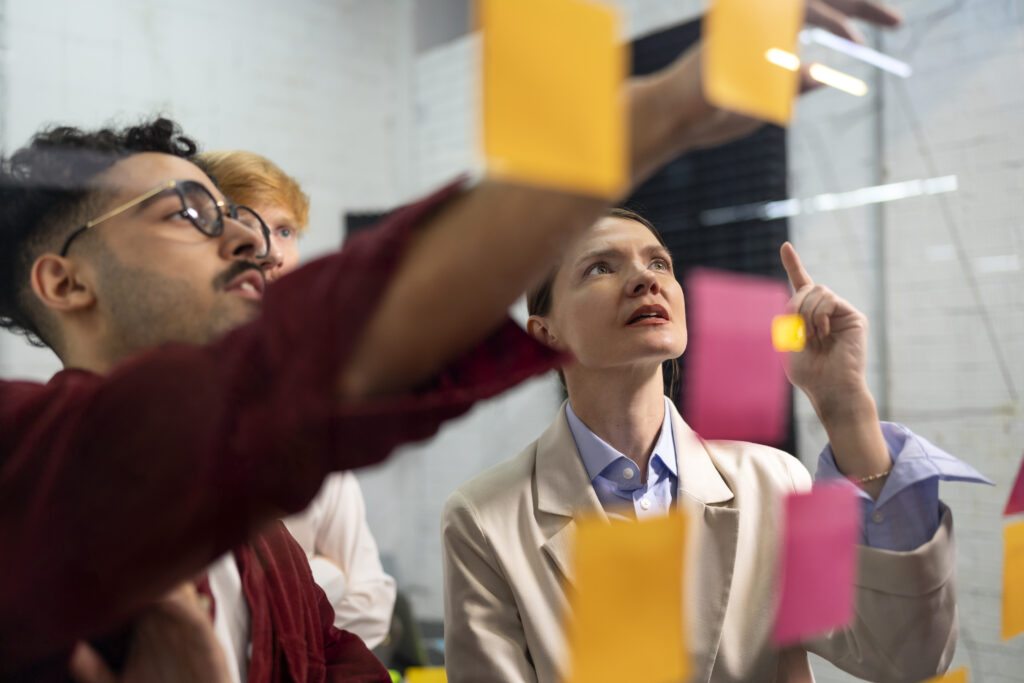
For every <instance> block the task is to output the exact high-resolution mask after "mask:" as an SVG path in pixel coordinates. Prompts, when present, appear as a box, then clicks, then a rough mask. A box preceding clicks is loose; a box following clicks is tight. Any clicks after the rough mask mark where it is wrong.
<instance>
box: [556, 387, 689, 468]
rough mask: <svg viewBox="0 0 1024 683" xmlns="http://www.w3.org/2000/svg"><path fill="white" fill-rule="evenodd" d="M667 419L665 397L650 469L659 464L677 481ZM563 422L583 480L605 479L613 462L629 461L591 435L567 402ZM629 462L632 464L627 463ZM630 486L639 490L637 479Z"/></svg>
mask: <svg viewBox="0 0 1024 683" xmlns="http://www.w3.org/2000/svg"><path fill="white" fill-rule="evenodd" d="M671 415H672V411H671V410H670V408H669V402H668V397H665V418H664V420H663V421H662V423H661V431H660V432H659V434H658V440H657V442H655V444H654V450H653V451H652V452H651V462H650V467H651V468H655V469H657V465H658V464H660V465H661V466H663V467H664V468H665V469H667V470H668V471H669V472H671V473H672V477H673V478H678V477H679V471H678V468H677V465H676V446H675V440H674V439H673V438H672V420H671ZM565 418H566V420H567V421H568V423H569V431H571V432H572V438H573V440H574V441H575V442H576V449H577V450H578V451H579V452H580V458H581V459H582V460H583V466H584V467H585V468H586V470H587V476H588V477H590V481H591V482H593V481H594V480H595V479H597V478H598V477H599V476H601V475H602V474H604V475H605V476H608V474H609V473H608V472H605V470H607V469H608V468H609V467H610V466H611V465H613V464H614V463H615V462H616V461H617V460H619V459H624V460H629V458H627V457H626V456H625V455H623V454H622V453H620V452H619V451H617V450H616V449H615V448H613V447H612V446H610V445H608V444H607V443H606V442H605V441H604V440H603V439H602V438H601V437H599V436H598V435H597V434H595V433H594V432H592V431H591V430H590V428H589V427H587V425H585V424H583V421H582V420H580V418H579V417H577V416H576V413H575V412H573V409H572V403H570V402H566V404H565ZM630 462H632V461H631V460H630ZM621 464H625V463H621ZM619 474H621V473H619V472H616V474H615V476H608V478H610V479H616V480H618V479H619V478H620V477H619V476H618V475H619ZM648 478H650V477H648ZM634 483H635V485H636V486H640V479H639V478H636V479H634V480H633V481H631V482H630V484H634Z"/></svg>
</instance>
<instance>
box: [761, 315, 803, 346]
mask: <svg viewBox="0 0 1024 683" xmlns="http://www.w3.org/2000/svg"><path fill="white" fill-rule="evenodd" d="M762 329H763V328H762ZM806 342H807V326H806V325H805V324H804V319H803V316H799V315H777V316H775V317H774V318H772V346H774V347H775V350H776V351H803V350H804V344H805V343H806Z"/></svg>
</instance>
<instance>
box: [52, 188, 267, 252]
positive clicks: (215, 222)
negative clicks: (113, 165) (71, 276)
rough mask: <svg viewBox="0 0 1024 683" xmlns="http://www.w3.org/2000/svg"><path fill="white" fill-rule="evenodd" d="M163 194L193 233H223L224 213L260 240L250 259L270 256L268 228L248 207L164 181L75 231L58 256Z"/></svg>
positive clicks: (212, 234)
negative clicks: (107, 223)
mask: <svg viewBox="0 0 1024 683" xmlns="http://www.w3.org/2000/svg"><path fill="white" fill-rule="evenodd" d="M167 192H173V193H174V194H175V195H177V197H178V199H180V200H181V212H180V215H181V216H182V217H183V218H187V219H188V221H189V223H191V224H192V225H193V226H194V227H195V229H196V230H198V231H199V232H201V233H203V234H204V235H206V236H207V237H219V236H220V235H221V234H222V233H223V232H224V214H225V213H226V214H227V216H228V218H231V219H232V220H235V221H238V222H239V223H241V224H242V225H244V226H245V227H247V228H248V229H250V230H252V231H253V232H254V233H256V235H258V236H259V237H260V239H262V240H263V243H262V245H263V246H262V248H257V250H256V251H257V253H255V254H253V258H257V259H261V258H266V256H267V255H268V254H269V253H270V229H269V228H268V227H267V224H266V223H264V222H263V219H262V218H260V216H259V214H258V213H256V212H255V211H253V210H252V209H250V208H249V207H248V206H237V205H235V204H233V203H232V202H224V201H217V199H216V198H214V196H213V194H211V193H210V191H209V190H208V189H206V186H205V185H203V184H202V183H200V182H197V181H195V180H168V181H167V182H165V183H162V184H160V185H158V186H156V187H154V188H153V189H151V190H148V191H146V192H144V193H142V194H141V195H139V196H138V197H136V198H134V199H132V200H130V201H128V202H125V203H124V204H121V205H120V206H117V207H115V208H113V209H111V210H110V211H107V212H106V213H105V214H103V215H102V216H99V217H97V218H94V219H92V220H91V221H89V222H88V223H86V224H85V225H83V226H82V227H80V228H78V229H77V230H75V231H74V232H73V233H71V234H70V235H68V238H67V240H65V241H64V246H63V247H62V248H61V250H60V255H61V256H67V253H68V247H70V246H71V242H72V240H74V239H75V238H76V237H78V236H79V235H81V234H82V233H83V232H85V231H86V230H88V229H89V228H93V227H96V226H97V225H99V224H100V223H102V222H103V221H105V220H108V219H110V218H113V217H114V216H117V215H119V214H121V213H124V212H125V211H127V210H128V209H130V208H132V207H134V206H138V205H139V204H141V203H143V202H145V201H147V200H150V199H153V198H155V197H157V196H159V195H162V194H164V193H167ZM258 246H259V245H257V247H258Z"/></svg>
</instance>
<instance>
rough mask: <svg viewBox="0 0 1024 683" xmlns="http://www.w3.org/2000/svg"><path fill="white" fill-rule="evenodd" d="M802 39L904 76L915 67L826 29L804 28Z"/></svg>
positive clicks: (801, 33) (908, 74)
mask: <svg viewBox="0 0 1024 683" xmlns="http://www.w3.org/2000/svg"><path fill="white" fill-rule="evenodd" d="M800 41H801V42H803V43H817V44H818V45H824V46H825V47H828V48H832V49H833V50H836V51H837V52H842V53H843V54H845V55H849V56H850V57H853V58H854V59H859V60H860V61H862V62H866V63H867V64H871V65H872V66H877V67H878V68H879V69H882V70H883V71H888V72H889V73H891V74H893V75H895V76H900V77H902V78H909V77H910V75H911V74H912V73H913V69H911V68H910V65H909V64H907V63H906V62H901V61H900V60H898V59H896V58H894V57H890V56H889V55H887V54H883V53H881V52H879V51H878V50H873V49H871V48H870V47H867V46H866V45H861V44H860V43H855V42H853V41H852V40H847V39H846V38H840V37H839V36H837V35H836V34H834V33H829V32H828V31H826V30H825V29H821V28H812V29H804V30H803V31H801V32H800Z"/></svg>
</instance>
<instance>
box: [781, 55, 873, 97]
mask: <svg viewBox="0 0 1024 683" xmlns="http://www.w3.org/2000/svg"><path fill="white" fill-rule="evenodd" d="M764 58H765V59H767V60H768V61H769V62H771V63H772V64H774V65H776V66H781V67H782V68H783V69H786V70H787V71H796V70H797V69H799V68H800V58H799V57H797V56H796V55H795V54H793V53H792V52H786V51H785V50H780V49H779V48H777V47H773V48H771V49H770V50H768V51H767V52H765V53H764ZM809 71H810V75H811V78H813V79H814V80H816V81H818V82H819V83H824V84H825V85H830V86H832V87H833V88H835V89H836V90H842V91H843V92H845V93H849V94H851V95H856V96H857V97H861V96H863V95H865V94H867V92H868V86H867V84H866V83H865V82H864V81H862V80H860V79H859V78H854V77H853V76H850V75H848V74H844V73H843V72H842V71H836V70H835V69H832V68H830V67H827V66H825V65H824V64H811V67H810V70H809Z"/></svg>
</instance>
